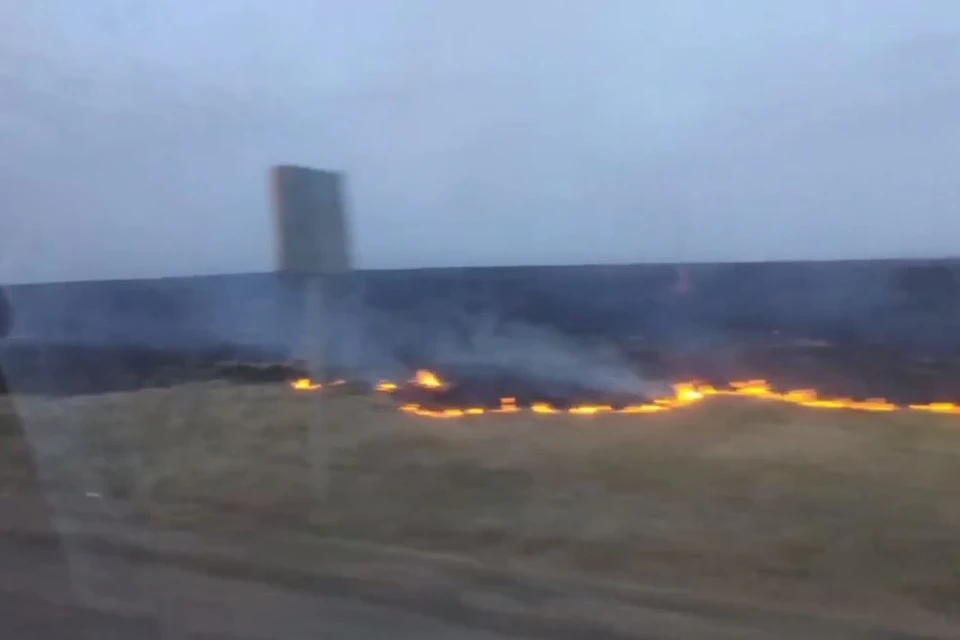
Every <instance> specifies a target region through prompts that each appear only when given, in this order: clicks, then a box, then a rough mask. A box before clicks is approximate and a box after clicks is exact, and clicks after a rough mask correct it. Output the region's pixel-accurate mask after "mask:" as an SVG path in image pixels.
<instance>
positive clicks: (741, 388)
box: [291, 371, 960, 418]
mask: <svg viewBox="0 0 960 640" xmlns="http://www.w3.org/2000/svg"><path fill="white" fill-rule="evenodd" d="M342 384H344V381H343V380H334V381H333V382H330V383H327V384H321V383H316V382H313V381H312V380H310V379H309V378H301V379H299V380H295V381H293V382H292V383H291V386H292V387H293V388H294V389H296V390H301V391H314V390H320V389H324V388H326V387H328V386H337V385H342ZM407 384H408V385H412V386H416V387H420V388H424V389H443V388H446V387H447V386H448V385H447V383H446V382H444V381H443V380H442V379H441V378H440V377H439V376H437V375H436V374H434V373H431V372H429V371H418V372H417V375H416V376H415V377H414V378H413V380H411V381H410V382H409V383H407ZM401 386H402V385H400V384H397V383H395V382H390V381H381V382H379V383H377V385H376V386H375V389H376V390H377V391H379V392H381V393H394V392H396V391H398V390H399V389H400V388H401ZM717 397H737V398H758V399H761V400H773V401H777V402H784V403H788V404H793V405H797V406H801V407H808V408H813V409H845V410H848V411H863V412H873V413H892V412H903V411H916V412H925V413H936V414H944V415H960V404H958V403H955V402H933V403H930V404H908V405H897V404H894V403H892V402H890V401H889V400H887V399H885V398H867V399H865V400H855V399H853V398H842V397H837V398H823V397H820V396H819V395H818V394H817V392H816V391H815V390H814V389H794V390H791V391H776V390H774V389H773V388H772V387H771V385H770V383H769V382H767V381H766V380H743V381H734V382H731V383H729V384H728V385H727V386H726V387H714V386H711V385H706V384H700V383H698V382H679V383H676V384H675V385H673V395H672V396H668V397H664V398H657V399H655V400H653V401H651V402H647V403H643V404H634V405H627V406H625V407H613V406H611V405H604V404H580V405H574V406H571V407H565V408H560V407H556V406H554V405H551V404H550V403H548V402H532V403H531V404H530V405H529V406H520V405H518V404H517V400H516V398H511V397H505V398H501V399H500V406H499V407H498V408H495V409H491V408H486V407H452V408H446V409H429V408H426V407H423V406H421V405H419V404H413V403H407V404H402V405H400V407H399V409H400V411H402V412H404V413H409V414H413V415H417V416H424V417H429V418H461V417H467V416H476V415H485V414H503V413H519V412H521V411H525V412H529V413H535V414H568V415H602V414H638V415H639V414H648V413H662V412H664V411H671V410H675V409H681V408H685V407H689V406H693V405H696V404H700V403H702V402H704V401H706V400H709V399H711V398H717Z"/></svg>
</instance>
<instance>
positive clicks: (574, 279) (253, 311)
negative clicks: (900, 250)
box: [3, 262, 960, 395]
mask: <svg viewBox="0 0 960 640" xmlns="http://www.w3.org/2000/svg"><path fill="white" fill-rule="evenodd" d="M689 273H690V291H689V292H688V293H687V294H685V295H678V294H677V291H676V288H675V282H676V281H675V275H676V269H675V268H673V267H670V266H623V267H603V268H599V267H562V268H556V269H552V268H550V269H548V268H533V269H527V268H511V269H507V268H503V269H457V270H436V271H414V272H409V271H408V272H399V271H398V272H358V273H355V274H353V276H352V277H351V278H350V279H349V282H347V283H346V285H345V286H344V287H342V289H341V290H339V291H338V292H337V295H336V296H334V297H333V298H331V300H329V301H328V302H329V305H328V308H327V313H326V315H325V316H324V318H323V321H322V322H320V323H319V324H320V326H309V325H306V324H304V317H303V315H302V311H303V309H302V301H299V300H298V299H297V296H296V295H294V292H291V290H290V289H289V288H286V287H284V286H283V283H282V282H281V281H279V279H278V278H277V277H276V276H275V275H272V274H259V275H256V274H255V275H237V276H218V277H197V278H171V279H164V280H140V281H113V282H86V283H61V284H50V285H29V286H13V287H9V296H10V299H11V306H12V307H13V309H14V315H15V320H16V321H15V324H14V327H13V330H12V333H11V335H10V337H9V339H8V340H7V345H6V346H5V347H3V348H4V349H5V350H6V352H7V354H8V360H9V359H10V358H19V357H21V356H14V355H11V354H13V352H12V351H10V348H11V345H12V344H15V343H25V342H29V343H37V344H44V345H51V344H66V345H74V346H76V345H84V346H85V347H92V348H109V349H110V350H112V351H111V353H115V354H126V355H123V357H122V358H121V357H120V355H117V356H116V358H115V362H114V364H112V365H111V364H110V361H109V359H106V357H105V359H104V360H103V362H102V364H100V365H98V367H97V368H98V371H99V373H98V375H101V374H102V375H101V377H103V378H104V379H105V380H106V378H109V377H110V376H112V375H114V373H112V371H111V367H113V368H114V369H116V374H115V375H116V376H117V377H119V376H122V374H123V373H124V370H125V369H127V368H129V367H132V366H138V365H135V364H127V358H128V356H129V358H133V359H134V360H136V358H139V357H140V356H136V357H134V355H132V354H134V350H135V349H152V350H155V351H159V352H162V353H163V354H164V355H163V357H162V358H159V359H157V358H155V359H156V360H158V361H159V360H162V361H163V362H164V363H167V364H165V365H164V366H168V367H169V366H173V365H172V364H171V363H172V362H173V361H175V360H176V359H177V358H181V355H177V354H182V358H183V359H189V358H193V361H196V360H197V359H198V358H199V357H200V356H198V355H197V354H202V353H207V354H208V356H209V357H210V358H214V357H224V358H228V359H229V358H234V359H248V360H250V359H252V360H260V361H264V360H271V361H273V362H277V361H282V360H289V359H291V358H296V357H302V356H303V355H304V354H303V352H302V349H303V346H304V345H303V343H304V341H305V339H309V338H310V337H311V336H319V337H320V338H321V339H322V340H323V341H324V342H325V344H324V347H323V348H324V351H323V353H324V356H325V357H326V358H327V360H328V362H329V363H330V364H331V365H333V366H334V367H335V368H337V369H339V370H341V371H342V372H343V373H344V375H345V376H350V377H353V378H357V379H362V380H368V381H375V380H378V379H381V378H387V379H394V380H397V379H403V378H406V377H409V376H410V375H411V374H412V373H413V371H414V370H415V369H416V368H420V367H427V368H433V369H436V370H437V371H439V372H441V373H444V372H449V374H450V377H451V378H453V379H456V378H457V377H458V376H467V377H469V376H481V375H482V376H493V377H495V376H497V375H502V374H509V375H510V376H514V379H516V378H523V379H526V380H529V381H537V382H538V383H540V384H542V385H544V386H546V387H551V386H555V387H556V388H571V387H575V388H577V389H582V390H596V391H603V392H610V393H620V394H638V395H644V394H648V393H652V392H653V390H656V389H657V387H658V385H660V384H661V383H660V382H658V380H659V379H660V378H661V377H668V376H667V375H666V374H664V373H663V371H664V369H663V368H661V367H659V366H657V367H655V368H654V367H651V366H648V365H647V361H646V360H644V359H643V358H638V357H636V354H635V353H633V351H636V349H635V347H637V345H639V347H640V350H641V351H643V350H644V349H646V350H647V351H656V350H660V351H663V352H669V353H670V354H674V355H677V354H679V355H680V356H681V357H683V358H688V361H692V362H694V364H695V366H694V367H693V368H694V369H696V367H699V366H700V364H698V363H706V364H704V367H705V368H707V369H709V370H710V372H711V373H715V374H716V375H718V376H722V375H724V374H726V373H729V374H730V377H734V376H735V375H739V374H741V373H742V372H743V367H741V366H740V365H741V364H742V362H740V360H741V356H740V355H739V354H740V349H741V347H743V346H745V345H746V346H749V345H756V344H762V343H763V342H764V341H765V340H766V341H771V340H772V341H779V342H780V343H786V342H788V341H789V340H793V339H801V338H802V339H806V340H816V341H821V342H826V343H830V344H832V345H835V346H842V345H860V346H863V345H868V346H869V345H878V346H881V347H883V348H885V349H895V350H900V352H902V353H906V354H914V355H916V354H921V355H928V354H933V355H937V354H941V355H942V354H949V353H952V352H957V351H958V350H960V334H958V333H957V332H956V330H955V329H956V326H957V323H958V321H960V304H958V302H957V301H960V296H958V295H956V294H957V291H956V289H957V286H958V282H960V270H958V269H957V266H956V265H954V264H952V263H946V262H945V263H942V264H926V265H923V264H919V265H909V264H906V265H904V264H889V263H888V264H884V263H847V264H843V263H822V264H792V265H791V264H766V265H759V264H758V265H713V266H711V265H696V266H692V267H691V268H690V270H689ZM124 350H127V351H124ZM17 353H22V352H20V351H18V352H17ZM89 353H92V352H89ZM85 357H86V356H85ZM91 357H92V356H91ZM110 357H111V358H113V357H114V356H110ZM151 357H152V356H151ZM204 357H207V356H204ZM69 360H70V358H66V359H64V358H52V359H51V360H49V363H50V364H43V362H40V364H38V365H37V366H38V367H41V366H42V367H47V369H51V368H62V367H70V366H73V365H72V364H71V363H70V361H69ZM641 361H643V362H644V364H638V363H639V362H641ZM38 362H39V361H38ZM44 362H46V361H44ZM16 365H17V363H11V371H15V370H18V369H23V367H18V366H16ZM90 368H94V367H93V365H91V367H90ZM692 372H693V373H697V371H696V370H694V371H692ZM50 373H51V377H56V376H53V375H52V373H54V372H50ZM38 375H39V374H38ZM84 375H89V374H84ZM104 384H107V381H105V382H104ZM658 395H659V394H658Z"/></svg>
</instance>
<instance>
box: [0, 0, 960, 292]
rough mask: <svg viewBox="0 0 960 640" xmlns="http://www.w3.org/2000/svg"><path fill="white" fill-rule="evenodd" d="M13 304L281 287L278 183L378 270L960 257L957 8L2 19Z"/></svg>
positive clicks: (172, 10)
mask: <svg viewBox="0 0 960 640" xmlns="http://www.w3.org/2000/svg"><path fill="white" fill-rule="evenodd" d="M0 29H2V32H0V163H2V164H0V166H2V172H0V198H2V208H0V216H2V217H0V281H4V282H25V281H49V280H64V279H92V278H127V277H143V276H163V275H181V274H200V273H230V272H246V271H263V270H268V269H271V268H272V265H273V249H272V247H273V241H272V236H271V234H272V229H273V227H272V222H271V218H270V211H269V207H268V200H267V191H266V182H265V177H266V169H267V167H268V166H269V165H270V164H273V163H278V162H284V163H286V162H291V163H303V164H308V165H312V166H318V167H329V168H337V169H343V170H345V171H346V172H348V174H349V180H350V184H349V189H350V199H351V204H352V214H353V222H352V224H353V229H354V238H355V247H356V255H357V259H358V263H359V266H360V267H362V268H392V267H417V266H456V265H494V264H545V263H546V264H550V263H584V262H590V263H606V262H644V261H713V260H721V261H726V260H765V259H829V258H858V257H903V256H941V255H955V254H960V197H958V196H960V2H958V1H957V0H659V1H653V0H564V1H561V0H483V1H481V0H270V1H269V2H267V1H266V0H163V1H153V2H144V1H143V0H82V1H80V0H34V1H32V2H26V1H18V2H4V3H2V6H0Z"/></svg>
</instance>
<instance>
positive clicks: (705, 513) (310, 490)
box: [18, 383, 960, 615]
mask: <svg viewBox="0 0 960 640" xmlns="http://www.w3.org/2000/svg"><path fill="white" fill-rule="evenodd" d="M18 405H19V409H20V411H21V413H22V414H23V416H24V419H25V420H26V421H27V424H28V428H29V429H31V430H32V433H33V434H35V436H36V437H37V438H39V439H40V440H42V441H43V442H44V443H45V444H44V448H45V460H46V464H48V465H53V466H54V467H55V468H56V469H57V477H58V481H59V482H60V483H61V484H62V486H64V487H68V488H73V489H78V488H82V487H84V486H87V485H89V484H91V483H93V482H95V481H96V480H97V479H98V478H103V479H105V481H106V485H107V490H108V492H109V493H111V494H112V495H114V496H117V497H121V498H125V499H129V500H131V501H132V503H133V504H134V505H136V507H137V508H138V509H140V510H141V511H142V512H143V513H144V514H145V515H146V516H148V517H149V518H150V519H152V521H153V522H155V523H156V524H157V525H158V526H161V525H162V526H173V527H181V528H189V529H193V530H196V531H201V532H207V533H211V534H213V533H222V532H224V531H227V530H231V529H232V530H235V529H238V528H243V530H244V531H245V532H247V533H248V535H250V538H251V540H254V539H255V532H256V530H257V528H258V527H271V526H295V527H297V528H299V529H301V530H304V529H307V528H309V529H310V530H312V531H316V532H317V534H318V535H325V536H335V537H343V538H349V539H353V540H369V541H376V542H384V543H390V544H396V545H403V546H409V547H416V548H422V549H429V550H435V551H436V550H439V551H450V552H457V553H461V554H466V555H470V556H473V557H479V558H482V559H484V560H485V561H487V562H490V563H496V564H499V565H511V564H523V565H524V566H527V567H531V566H532V567H550V568H560V569H571V570H576V571H580V572H587V573H590V574H592V575H600V576H604V577H610V578H617V579H626V580H636V581H641V582H644V583H653V584H659V585H672V586H681V587H695V588H697V589H703V590H712V591H719V592H723V593H738V594H742V595H747V596H755V597H761V598H773V599H776V600H777V601H778V602H796V603H820V604H826V605H835V606H842V607H843V608H846V609H849V610H861V611H885V612H890V611H902V612H903V613H904V614H905V615H906V614H908V613H910V612H918V611H926V612H940V613H943V614H945V615H949V614H952V613H955V611H954V609H955V607H956V603H958V602H960V419H958V418H956V417H949V416H931V415H923V414H910V413H904V414H858V413H849V412H842V411H822V410H821V411H818V410H804V409H799V408H796V407H791V406H787V405H778V404H771V403H763V402H749V401H742V400H715V401H712V402H708V403H705V404H703V405H698V406H695V407H691V408H689V409H685V410H681V411H675V412H670V413H666V414H657V415H642V416H630V415H607V416H595V417H584V416H567V415H558V416H555V415H550V416H536V415H529V414H517V415H492V416H484V417H481V418H464V419H461V420H439V421H438V420H431V419H424V418H416V417H411V416H408V415H404V414H401V413H398V412H396V411H395V410H394V409H393V408H392V407H391V406H389V404H388V403H386V402H385V401H384V400H383V399H380V398H371V397H368V396H363V395H350V394H349V393H342V394H341V395H338V396H333V395H322V394H311V393H293V392H292V391H291V390H290V389H288V388H286V387H285V386H282V385H276V386H248V387H244V386H230V385H227V384H222V383H211V384H197V385H185V386H182V387H177V388H174V389H165V390H146V391H141V392H138V393H118V394H106V395H102V396H96V397H86V398H72V399H57V400H54V399H43V398H20V399H18ZM308 435H310V436H311V437H312V438H313V439H312V442H313V445H309V442H310V441H311V437H308ZM308 445H309V446H308ZM311 446H313V447H314V448H311ZM311 459H313V460H314V461H316V460H323V461H325V466H326V468H327V475H325V476H324V475H317V473H316V471H317V470H316V468H315V466H312V465H311ZM304 562H305V563H309V562H312V560H311V559H309V558H305V559H304Z"/></svg>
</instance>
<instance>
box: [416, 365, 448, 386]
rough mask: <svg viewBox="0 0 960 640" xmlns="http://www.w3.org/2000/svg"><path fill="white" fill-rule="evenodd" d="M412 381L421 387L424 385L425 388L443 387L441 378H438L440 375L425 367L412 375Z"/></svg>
mask: <svg viewBox="0 0 960 640" xmlns="http://www.w3.org/2000/svg"><path fill="white" fill-rule="evenodd" d="M413 382H414V384H417V385H420V386H421V387H426V388H427V389H440V388H441V387H443V380H441V379H440V376H438V375H437V374H435V373H433V372H432V371H427V370H425V369H420V370H419V371H417V373H416V375H415V376H414V377H413Z"/></svg>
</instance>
